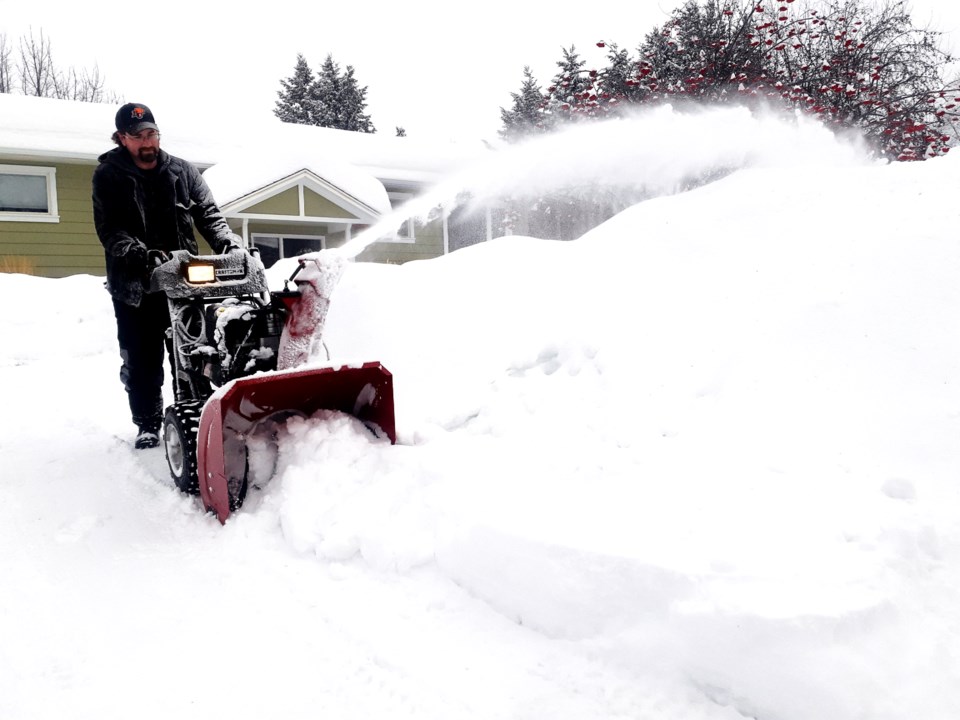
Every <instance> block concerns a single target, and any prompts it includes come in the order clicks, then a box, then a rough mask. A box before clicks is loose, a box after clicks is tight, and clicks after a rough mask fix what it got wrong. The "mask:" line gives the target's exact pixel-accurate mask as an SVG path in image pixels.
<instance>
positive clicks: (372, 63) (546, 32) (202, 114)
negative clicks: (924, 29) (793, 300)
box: [0, 0, 960, 139]
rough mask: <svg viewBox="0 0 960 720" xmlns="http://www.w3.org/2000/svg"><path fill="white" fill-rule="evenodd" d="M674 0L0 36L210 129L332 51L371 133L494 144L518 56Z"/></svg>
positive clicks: (71, 20)
mask: <svg viewBox="0 0 960 720" xmlns="http://www.w3.org/2000/svg"><path fill="white" fill-rule="evenodd" d="M677 4H679V2H673V1H672V0H652V1H651V0H641V1H640V2H637V1H635V0H631V1H628V0H617V1H615V2H599V3H583V2H574V1H573V0H555V2H552V3H550V5H549V10H546V9H543V8H544V7H545V6H538V8H537V9H532V8H531V9H528V8H526V7H524V4H523V3H519V2H516V0H488V2H485V3H483V4H482V8H483V9H482V11H480V9H479V8H480V7H481V5H474V6H473V9H471V8H470V7H469V6H466V7H463V8H462V9H457V10H456V11H454V10H453V8H452V6H451V5H450V4H449V3H442V2H438V1H437V0H410V1H409V2H405V3H398V2H389V3H388V2H383V1H382V0H380V1H374V2H368V3H337V4H328V3H315V4H309V5H308V4H307V3H303V2H294V0H272V1H271V2H269V3H266V4H263V5H261V6H259V7H258V9H257V10H256V11H252V10H251V11H246V10H238V9H237V8H238V7H240V6H239V5H237V4H236V3H226V2H223V1H222V0H216V1H210V2H197V0H167V1H166V2H163V3H158V4H153V5H150V4H143V5H116V4H115V3H104V2H102V1H101V0H95V1H93V2H85V3H78V2H76V1H75V0H43V1H42V2H36V3H25V2H22V0H0V18H2V23H0V32H5V33H6V34H7V37H8V40H11V39H12V40H16V39H17V38H19V37H20V36H21V35H23V34H25V33H27V32H28V31H29V29H30V28H31V27H32V28H33V29H34V31H35V32H39V30H40V29H43V31H44V33H45V34H46V35H47V36H49V38H50V39H51V42H52V47H53V51H54V59H55V60H56V61H57V62H58V64H59V65H61V66H65V67H68V66H73V67H76V68H84V67H85V68H91V67H93V65H94V64H97V65H98V66H99V69H100V71H101V73H102V75H104V76H105V78H106V81H107V85H108V88H109V89H111V90H114V91H116V92H118V93H119V94H121V95H122V96H123V97H124V98H125V99H126V100H136V101H138V102H143V103H147V104H148V105H150V106H151V107H152V108H153V109H154V111H155V112H156V113H157V115H158V120H159V121H160V122H161V123H162V120H163V114H162V111H163V109H164V108H165V107H169V106H170V105H177V106H179V105H184V104H188V105H191V106H194V107H196V112H197V122H198V123H205V122H209V123H210V125H211V127H216V126H217V125H219V124H222V123H223V122H224V121H229V119H230V118H231V117H232V116H235V115H236V114H238V113H246V114H253V115H255V114H270V113H271V112H272V110H273V106H274V102H275V100H276V92H277V90H278V89H279V88H280V79H281V78H285V77H288V76H289V75H290V74H291V73H292V71H293V68H294V64H295V62H296V56H297V53H303V55H304V56H305V57H306V58H307V61H308V62H309V63H310V66H311V67H312V68H313V69H317V68H318V67H319V66H320V64H321V63H322V62H323V60H324V58H325V56H326V54H327V53H333V56H334V59H335V60H336V61H337V62H338V63H339V64H340V65H341V67H345V66H346V65H353V66H354V68H355V69H356V76H357V78H358V80H359V81H360V83H361V85H366V86H367V87H368V89H369V90H368V110H369V112H370V114H371V115H372V117H373V121H374V123H375V125H376V127H377V129H378V131H379V132H382V133H390V134H393V132H394V127H395V126H397V125H400V126H403V127H405V128H406V130H407V133H408V135H409V136H411V137H413V136H419V137H429V138H432V139H437V138H467V139H476V138H478V137H480V138H487V139H492V138H494V137H495V136H496V131H497V129H498V128H499V127H500V113H499V109H500V107H506V106H509V105H510V102H511V99H510V93H511V92H513V91H516V90H517V89H519V87H520V83H521V81H522V75H523V67H524V65H530V66H531V68H532V69H533V71H534V74H535V76H536V77H537V79H538V80H539V81H540V82H541V83H543V84H546V83H547V81H549V79H550V78H551V77H552V75H553V73H554V71H555V70H556V66H555V63H556V61H557V60H558V59H559V58H560V56H561V49H562V48H563V47H569V46H570V45H576V46H577V49H578V50H579V51H581V54H582V55H583V56H584V57H585V58H587V59H588V60H591V61H594V62H596V63H597V65H600V64H602V61H603V54H602V51H600V50H598V49H597V48H596V47H595V43H596V42H597V41H598V40H606V41H607V42H615V43H617V44H619V45H620V46H621V47H625V48H629V49H631V50H633V49H635V48H636V47H637V46H638V45H639V43H640V41H641V40H642V39H643V37H644V35H645V34H646V33H647V32H648V31H649V30H650V29H652V28H653V27H654V26H655V25H659V24H661V23H662V22H663V20H664V19H665V18H666V17H667V15H668V14H669V12H670V10H671V9H672V8H673V7H675V6H676V5H677ZM912 6H913V8H914V18H915V22H916V24H918V25H926V24H927V23H928V22H929V23H930V24H932V25H934V26H936V27H937V28H939V29H942V30H943V31H945V32H949V33H952V34H953V35H960V7H958V5H957V4H955V3H954V2H952V0H915V1H914V2H913V4H912ZM956 44H957V43H956V42H954V45H955V46H956Z"/></svg>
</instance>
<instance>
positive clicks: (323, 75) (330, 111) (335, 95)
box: [310, 54, 343, 128]
mask: <svg viewBox="0 0 960 720" xmlns="http://www.w3.org/2000/svg"><path fill="white" fill-rule="evenodd" d="M342 86H343V81H342V79H341V77H340V66H339V65H337V63H336V62H335V61H334V59H333V55H332V54H328V55H327V57H326V59H325V60H324V61H323V65H321V66H320V69H319V70H318V71H317V78H316V80H315V81H314V82H313V85H312V86H311V88H310V99H311V103H312V104H313V108H314V116H313V122H312V123H311V124H313V125H319V126H320V127H330V128H336V127H340V117H339V102H340V95H341V88H342Z"/></svg>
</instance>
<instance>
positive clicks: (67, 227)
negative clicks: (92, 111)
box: [0, 158, 105, 278]
mask: <svg viewBox="0 0 960 720" xmlns="http://www.w3.org/2000/svg"><path fill="white" fill-rule="evenodd" d="M0 163H6V164H8V165H27V166H34V167H54V168H56V171H57V177H56V185H57V205H58V212H59V215H60V222H16V221H3V220H0V260H2V259H4V258H7V259H9V261H11V263H12V264H15V265H16V264H18V263H16V261H18V260H21V259H22V260H25V261H26V262H27V263H28V264H29V265H30V266H32V268H33V271H34V272H35V273H36V274H37V275H40V276H43V277H53V278H56V277H66V276H67V275H76V274H80V273H86V274H91V275H103V274H104V272H105V267H104V262H103V248H102V247H101V246H100V241H99V240H98V239H97V233H96V231H95V230H94V227H93V205H92V203H91V199H90V195H91V186H90V183H91V180H92V178H93V170H94V166H93V165H77V164H61V163H49V164H47V163H40V162H33V163H25V162H11V161H8V160H4V159H3V158H0Z"/></svg>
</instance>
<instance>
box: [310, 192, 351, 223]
mask: <svg viewBox="0 0 960 720" xmlns="http://www.w3.org/2000/svg"><path fill="white" fill-rule="evenodd" d="M303 211H304V214H305V215H308V216H310V217H330V218H344V219H349V220H356V219H357V216H356V215H351V214H350V213H349V212H347V211H346V210H344V209H343V208H342V207H340V206H339V205H337V204H336V203H333V202H331V201H330V200H327V198H325V197H323V196H322V195H317V193H315V192H313V191H312V190H309V189H307V188H304V189H303Z"/></svg>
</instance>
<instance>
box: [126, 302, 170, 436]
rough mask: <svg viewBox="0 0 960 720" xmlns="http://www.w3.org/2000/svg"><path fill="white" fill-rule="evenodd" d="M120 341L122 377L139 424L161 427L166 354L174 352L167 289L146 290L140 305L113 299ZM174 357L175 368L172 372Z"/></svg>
mask: <svg viewBox="0 0 960 720" xmlns="http://www.w3.org/2000/svg"><path fill="white" fill-rule="evenodd" d="M113 312H114V315H115V316H116V318H117V341H118V342H119V343H120V359H121V360H122V364H121V366H120V381H121V382H122V383H123V386H124V388H126V390H127V395H128V399H129V401H130V415H131V417H132V419H133V422H134V424H135V425H137V426H143V425H149V426H152V427H155V428H158V429H159V427H160V423H161V421H162V419H163V394H162V391H163V356H164V354H165V353H164V351H165V350H166V354H167V355H168V356H169V354H170V353H171V352H172V342H171V341H170V340H169V339H168V338H167V336H166V332H167V328H168V327H170V313H169V311H168V309H167V296H166V295H164V294H163V293H150V294H146V293H145V294H144V296H143V300H142V301H141V302H140V305H139V307H133V306H132V305H126V304H125V303H122V302H119V301H117V300H114V301H113ZM172 367H173V365H172V360H171V372H172Z"/></svg>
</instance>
